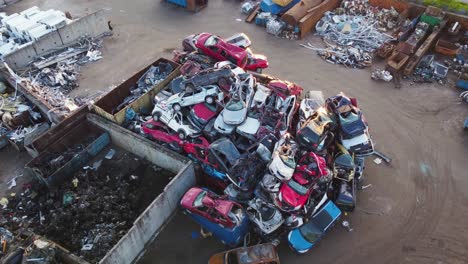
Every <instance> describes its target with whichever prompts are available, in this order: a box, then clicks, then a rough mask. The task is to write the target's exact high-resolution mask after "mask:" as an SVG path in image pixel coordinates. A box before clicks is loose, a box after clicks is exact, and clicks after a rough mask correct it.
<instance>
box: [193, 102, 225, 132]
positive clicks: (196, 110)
mask: <svg viewBox="0 0 468 264" xmlns="http://www.w3.org/2000/svg"><path fill="white" fill-rule="evenodd" d="M219 112H220V109H218V107H215V106H212V105H207V104H205V103H199V104H196V105H194V106H193V107H192V109H191V110H190V113H189V116H188V120H189V121H190V123H191V124H192V125H194V126H196V127H198V128H200V129H203V128H204V127H205V125H206V124H207V123H208V122H210V120H211V119H213V118H215V117H216V116H217V115H218V113H219Z"/></svg>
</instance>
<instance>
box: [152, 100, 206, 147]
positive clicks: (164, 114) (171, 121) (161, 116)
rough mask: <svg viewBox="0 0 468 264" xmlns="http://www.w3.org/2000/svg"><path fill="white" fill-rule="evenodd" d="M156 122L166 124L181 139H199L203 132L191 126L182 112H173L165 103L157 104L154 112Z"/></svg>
mask: <svg viewBox="0 0 468 264" xmlns="http://www.w3.org/2000/svg"><path fill="white" fill-rule="evenodd" d="M152 115H153V119H154V121H157V122H159V121H160V122H162V123H164V124H166V125H167V126H168V127H169V128H170V129H172V130H174V131H175V132H176V133H177V135H178V136H179V138H180V139H185V138H186V137H198V136H200V134H201V131H200V130H199V129H197V128H195V127H194V126H192V125H190V123H188V122H187V121H186V120H185V119H184V116H183V115H182V113H181V112H176V111H173V110H172V109H171V108H169V107H167V106H165V105H164V103H156V104H155V105H154V109H153V112H152Z"/></svg>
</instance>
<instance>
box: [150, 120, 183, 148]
mask: <svg viewBox="0 0 468 264" xmlns="http://www.w3.org/2000/svg"><path fill="white" fill-rule="evenodd" d="M142 131H143V133H144V134H145V135H148V136H149V137H150V138H152V139H153V140H154V141H156V142H158V143H160V144H161V145H163V146H166V147H169V148H170V149H172V150H174V151H178V152H180V150H181V147H182V144H183V141H182V140H181V139H180V138H179V136H178V135H177V134H174V133H172V132H171V131H170V130H169V129H168V128H167V127H166V126H165V125H163V124H162V123H160V122H157V121H154V120H153V119H151V120H149V121H147V122H145V123H144V124H143V125H142Z"/></svg>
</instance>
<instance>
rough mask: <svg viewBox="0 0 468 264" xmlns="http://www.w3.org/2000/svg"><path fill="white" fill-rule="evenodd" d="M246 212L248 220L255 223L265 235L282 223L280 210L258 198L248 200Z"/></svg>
mask: <svg viewBox="0 0 468 264" xmlns="http://www.w3.org/2000/svg"><path fill="white" fill-rule="evenodd" d="M246 212H247V216H248V217H249V219H250V221H252V223H254V224H255V225H256V227H257V228H258V229H259V230H260V231H261V233H263V234H266V235H268V234H271V233H273V232H274V231H275V230H277V229H278V228H279V227H280V226H281V225H282V224H283V223H284V218H283V215H282V214H281V212H280V211H279V210H278V209H277V208H275V206H273V205H271V204H268V203H265V202H264V201H262V200H261V199H259V198H255V199H252V200H250V201H249V207H247V210H246Z"/></svg>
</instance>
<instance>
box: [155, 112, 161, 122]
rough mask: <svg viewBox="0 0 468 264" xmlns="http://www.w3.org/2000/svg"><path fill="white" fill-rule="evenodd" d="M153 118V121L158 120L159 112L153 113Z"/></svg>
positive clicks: (159, 117)
mask: <svg viewBox="0 0 468 264" xmlns="http://www.w3.org/2000/svg"><path fill="white" fill-rule="evenodd" d="M153 119H154V121H156V122H159V120H160V119H161V113H159V112H156V113H154V115H153Z"/></svg>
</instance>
